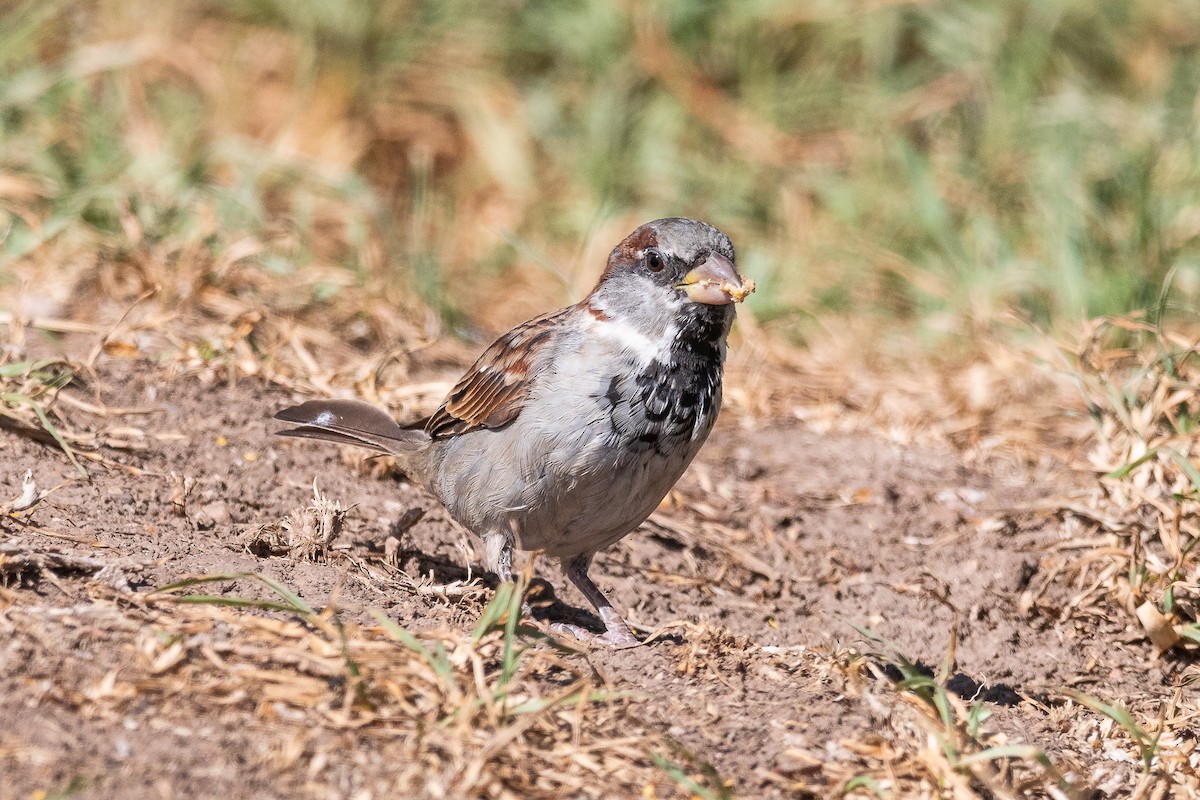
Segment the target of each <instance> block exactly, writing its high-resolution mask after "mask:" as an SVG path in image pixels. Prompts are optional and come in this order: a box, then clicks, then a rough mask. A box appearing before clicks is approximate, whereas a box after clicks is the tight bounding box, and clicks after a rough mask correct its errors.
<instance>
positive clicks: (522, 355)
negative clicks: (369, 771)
mask: <svg viewBox="0 0 1200 800" xmlns="http://www.w3.org/2000/svg"><path fill="white" fill-rule="evenodd" d="M752 291H754V283H753V281H750V280H746V279H744V278H742V277H741V276H740V275H738V273H737V269H736V268H735V267H734V253H733V245H732V243H731V242H730V241H729V238H728V237H727V236H725V234H723V233H721V232H720V231H719V230H717V229H716V228H714V227H713V226H712V225H709V224H707V223H704V222H696V221H693V220H689V219H660V220H656V221H654V222H650V223H647V224H645V225H643V226H641V227H640V228H638V229H637V230H636V231H634V232H633V233H632V234H630V235H629V236H628V237H627V238H626V239H625V240H624V241H622V242H621V243H620V244H619V245H617V246H616V248H615V249H614V250H613V251H612V253H611V254H610V255H609V257H608V266H607V268H606V269H605V270H604V273H603V275H601V276H600V281H599V283H597V284H596V288H595V289H593V290H592V293H591V294H589V295H588V296H587V297H585V298H584V299H583V300H582V301H580V302H579V303H577V304H575V305H573V306H568V307H567V308H562V309H559V310H558V311H551V312H550V313H548V314H543V315H542V316H540V317H535V318H534V319H531V320H529V321H528V322H526V323H524V324H521V325H518V326H517V327H515V328H513V329H512V330H511V331H509V332H508V333H506V334H504V335H503V336H501V337H500V338H499V339H497V340H496V341H495V342H494V343H493V344H492V345H491V346H490V347H488V349H487V350H485V351H484V353H483V355H482V356H480V357H479V360H478V361H476V362H475V364H474V365H472V367H471V368H470V369H469V370H467V372H466V374H465V375H464V376H463V377H462V378H461V379H460V380H459V381H458V383H457V384H455V386H454V388H453V389H452V390H451V391H450V394H449V396H448V397H447V398H446V400H445V402H443V403H442V405H441V407H440V408H438V410H437V411H436V412H434V414H433V416H431V417H429V419H427V420H424V421H423V422H421V423H417V424H414V425H410V426H401V425H399V424H397V423H396V422H395V421H394V420H393V419H392V418H391V417H390V416H389V415H387V414H386V413H384V412H383V411H380V410H379V409H377V408H375V407H374V406H371V405H368V404H366V403H362V402H359V401H355V400H311V401H309V402H307V403H303V404H301V405H298V406H295V407H292V408H288V409H285V410H283V411H280V412H279V413H278V414H276V415H275V418H276V419H280V420H284V421H286V422H293V423H298V424H299V427H297V428H291V429H288V430H284V431H280V434H282V435H284V436H300V437H308V438H313V439H327V440H330V441H334V442H340V443H342V444H353V445H360V446H364V447H369V448H373V449H376V450H379V451H382V452H384V453H388V454H390V455H392V456H394V457H395V458H396V460H397V462H398V464H399V466H400V468H401V469H402V470H403V471H404V472H405V473H406V474H407V475H408V476H410V477H411V478H412V479H414V480H415V481H418V482H420V483H421V484H422V485H423V486H424V487H425V488H426V489H427V490H429V491H430V492H431V493H433V495H434V496H435V497H437V499H438V500H440V501H441V502H442V504H443V505H445V506H446V508H447V509H448V510H449V511H450V514H451V515H452V516H453V517H454V518H455V519H456V520H458V521H459V522H460V523H461V524H462V525H464V526H465V527H466V528H468V529H470V530H471V531H473V532H474V533H476V534H478V535H479V536H480V537H481V538H482V539H483V542H484V547H485V551H486V564H487V568H488V569H489V570H491V571H492V572H494V573H495V574H496V575H497V577H499V579H500V580H501V581H509V580H511V578H512V551H513V547H514V546H515V547H519V548H521V549H522V550H543V551H545V553H546V554H547V555H549V556H553V557H556V558H558V559H559V561H560V563H561V564H562V567H563V571H564V572H565V573H566V575H567V577H568V578H570V580H571V581H572V582H573V583H574V584H575V585H576V586H577V587H579V590H580V591H581V592H583V595H584V596H585V597H586V598H587V599H588V601H589V602H591V603H592V605H593V606H595V607H596V611H597V613H598V614H599V615H600V619H601V620H602V621H603V622H604V626H605V628H606V632H605V633H604V634H603V635H601V636H599V637H595V635H594V634H590V633H589V632H587V631H585V630H583V629H582V628H578V627H577V626H573V625H565V624H561V623H560V624H556V625H553V626H551V627H552V628H553V629H555V630H559V631H566V632H568V633H570V634H572V635H575V636H577V637H580V638H584V639H590V638H598V639H600V640H601V641H604V642H608V643H611V644H617V645H625V644H636V643H637V641H638V640H637V639H636V638H635V637H634V635H633V633H632V632H631V631H630V629H629V626H628V625H627V624H626V623H625V620H624V619H622V617H621V615H620V614H619V613H617V611H616V609H614V608H613V607H612V605H611V604H610V603H609V602H608V600H607V599H606V598H605V596H604V594H603V593H602V592H601V591H600V589H599V588H597V586H596V584H594V583H593V582H592V580H591V578H589V577H588V566H589V565H590V564H591V561H592V556H593V555H595V554H596V552H597V551H599V550H601V549H602V548H604V547H607V546H608V545H610V544H612V543H613V542H616V541H617V540H618V539H620V538H621V537H623V536H625V535H626V534H627V533H629V532H630V531H632V530H634V529H635V528H637V527H638V526H639V525H640V524H641V523H642V522H643V521H644V520H645V519H646V518H647V517H648V516H650V514H651V512H653V511H654V509H655V508H656V507H657V506H658V504H659V502H660V501H661V500H662V499H663V497H664V496H665V495H666V494H667V492H668V491H669V490H670V489H671V487H672V486H673V485H674V484H675V481H676V480H678V479H679V476H680V475H682V474H683V471H684V469H686V468H687V465H688V464H689V463H691V460H692V458H693V457H694V456H695V455H696V453H697V451H699V449H700V447H701V445H703V444H704V440H705V439H706V438H708V434H709V431H711V430H712V427H713V423H714V422H715V421H716V418H717V411H718V410H719V409H720V406H721V371H722V363H723V362H724V359H725V338H726V335H727V334H728V333H729V328H730V325H732V324H733V318H734V303H737V302H740V301H741V300H743V299H744V298H745V297H746V296H747V295H748V294H749V293H750V292H752Z"/></svg>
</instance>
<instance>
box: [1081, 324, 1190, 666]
mask: <svg viewBox="0 0 1200 800" xmlns="http://www.w3.org/2000/svg"><path fill="white" fill-rule="evenodd" d="M1075 377H1076V379H1077V381H1078V383H1079V386H1080V388H1081V390H1082V392H1083V394H1084V397H1085V399H1086V401H1087V403H1088V408H1089V410H1090V411H1091V414H1092V416H1093V418H1094V419H1095V421H1096V432H1095V436H1094V438H1093V440H1092V442H1093V443H1092V449H1091V451H1090V452H1089V453H1088V462H1089V464H1090V466H1091V468H1092V469H1094V470H1095V471H1096V472H1097V473H1098V474H1099V475H1100V480H1099V486H1098V488H1097V491H1096V493H1095V496H1094V498H1093V501H1094V502H1093V504H1092V505H1093V510H1094V511H1095V512H1096V513H1094V514H1092V515H1091V518H1090V519H1088V520H1087V526H1088V527H1090V528H1091V529H1092V530H1091V533H1092V534H1093V535H1094V534H1096V533H1101V534H1103V535H1104V537H1105V539H1106V544H1107V547H1106V548H1105V549H1103V554H1104V557H1103V558H1099V559H1096V560H1095V561H1096V566H1095V569H1096V570H1097V573H1098V574H1107V576H1108V578H1107V581H1106V583H1105V586H1106V588H1107V590H1108V596H1109V597H1111V598H1112V599H1113V600H1115V601H1116V603H1117V605H1118V606H1119V607H1121V608H1124V609H1125V610H1126V611H1127V612H1128V613H1129V614H1130V615H1133V616H1134V617H1135V618H1136V619H1137V620H1138V622H1139V623H1140V624H1141V626H1142V627H1143V628H1144V629H1145V631H1146V634H1147V636H1148V637H1149V638H1150V640H1151V641H1152V642H1153V643H1154V645H1155V647H1156V649H1158V650H1159V651H1162V650H1166V649H1169V648H1171V647H1176V646H1178V647H1187V648H1189V649H1195V648H1196V646H1197V645H1198V644H1200V623H1198V620H1200V608H1198V603H1200V552H1197V549H1196V545H1197V543H1200V339H1197V338H1189V337H1187V336H1185V335H1183V334H1182V333H1176V332H1171V331H1165V330H1163V329H1161V328H1159V327H1156V326H1154V325H1150V324H1147V323H1145V322H1142V321H1140V320H1138V319H1112V318H1103V319H1099V320H1096V321H1094V322H1093V323H1091V324H1090V325H1089V326H1088V328H1087V330H1086V331H1085V335H1084V338H1083V342H1082V344H1081V346H1080V348H1079V349H1078V351H1077V353H1076V354H1075ZM1114 565H1115V566H1116V567H1117V568H1115V569H1114V568H1113V566H1114ZM1084 568H1086V567H1084Z"/></svg>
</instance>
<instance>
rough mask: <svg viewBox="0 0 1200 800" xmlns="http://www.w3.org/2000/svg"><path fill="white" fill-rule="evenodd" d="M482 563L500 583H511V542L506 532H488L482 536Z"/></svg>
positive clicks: (510, 536)
mask: <svg viewBox="0 0 1200 800" xmlns="http://www.w3.org/2000/svg"><path fill="white" fill-rule="evenodd" d="M483 549H484V555H483V563H484V566H486V567H487V569H488V572H491V573H492V574H493V575H495V576H496V577H497V578H499V579H500V582H501V583H512V579H513V578H512V555H513V540H512V535H511V534H509V532H508V531H489V532H487V533H485V534H484V535H483Z"/></svg>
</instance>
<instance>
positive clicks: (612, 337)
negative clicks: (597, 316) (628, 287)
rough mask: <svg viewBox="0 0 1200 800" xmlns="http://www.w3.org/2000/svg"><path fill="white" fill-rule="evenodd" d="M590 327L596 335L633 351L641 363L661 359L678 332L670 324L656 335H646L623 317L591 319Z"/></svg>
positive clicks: (668, 350) (675, 327)
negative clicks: (600, 319)
mask: <svg viewBox="0 0 1200 800" xmlns="http://www.w3.org/2000/svg"><path fill="white" fill-rule="evenodd" d="M591 327H592V329H593V330H594V331H595V332H596V334H597V335H598V336H600V337H602V338H605V339H608V340H609V341H610V342H612V343H614V344H616V345H617V346H619V347H621V348H622V349H624V350H627V351H629V352H631V353H633V354H634V355H635V356H636V357H637V359H638V360H639V361H640V362H642V363H643V364H649V363H650V362H652V361H662V360H663V358H664V355H665V354H667V353H669V352H670V351H671V343H672V342H674V341H675V337H676V336H677V335H678V334H679V328H678V327H677V326H675V325H673V324H672V325H668V326H667V327H666V328H664V329H663V331H662V333H660V334H658V335H657V336H647V335H646V334H644V333H642V332H641V331H640V330H638V329H637V328H636V327H635V326H633V325H631V324H629V322H627V321H625V320H623V319H608V320H603V321H597V320H593V321H592V326H591Z"/></svg>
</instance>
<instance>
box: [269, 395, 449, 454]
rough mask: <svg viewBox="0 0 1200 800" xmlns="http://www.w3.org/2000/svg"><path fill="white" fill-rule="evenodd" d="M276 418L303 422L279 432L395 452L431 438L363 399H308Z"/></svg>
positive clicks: (412, 448) (408, 451) (411, 448)
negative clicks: (403, 426) (402, 424)
mask: <svg viewBox="0 0 1200 800" xmlns="http://www.w3.org/2000/svg"><path fill="white" fill-rule="evenodd" d="M275 419H280V420H283V421H284V422H295V423H298V424H299V425H300V427H298V428H288V429H287V430H282V431H277V434H278V435H279V436H296V437H298V438H301V439H324V440H325V441H329V442H337V443H338V444H352V445H358V446H359V447H366V448H369V449H371V450H378V451H379V452H381V453H392V454H394V455H409V454H411V453H413V451H415V450H418V449H420V448H421V446H422V445H424V444H427V443H428V442H429V437H428V436H427V435H426V434H425V432H424V431H420V430H413V429H410V428H402V427H401V426H400V425H398V424H396V421H395V420H394V419H392V418H391V417H390V416H388V415H387V414H386V413H385V412H383V411H380V410H379V409H378V408H376V407H375V406H373V405H371V404H369V403H364V402H362V401H360V400H309V401H308V402H307V403H301V404H300V405H298V406H292V407H291V408H285V409H284V410H282V411H280V412H279V413H278V414H276V415H275Z"/></svg>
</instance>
